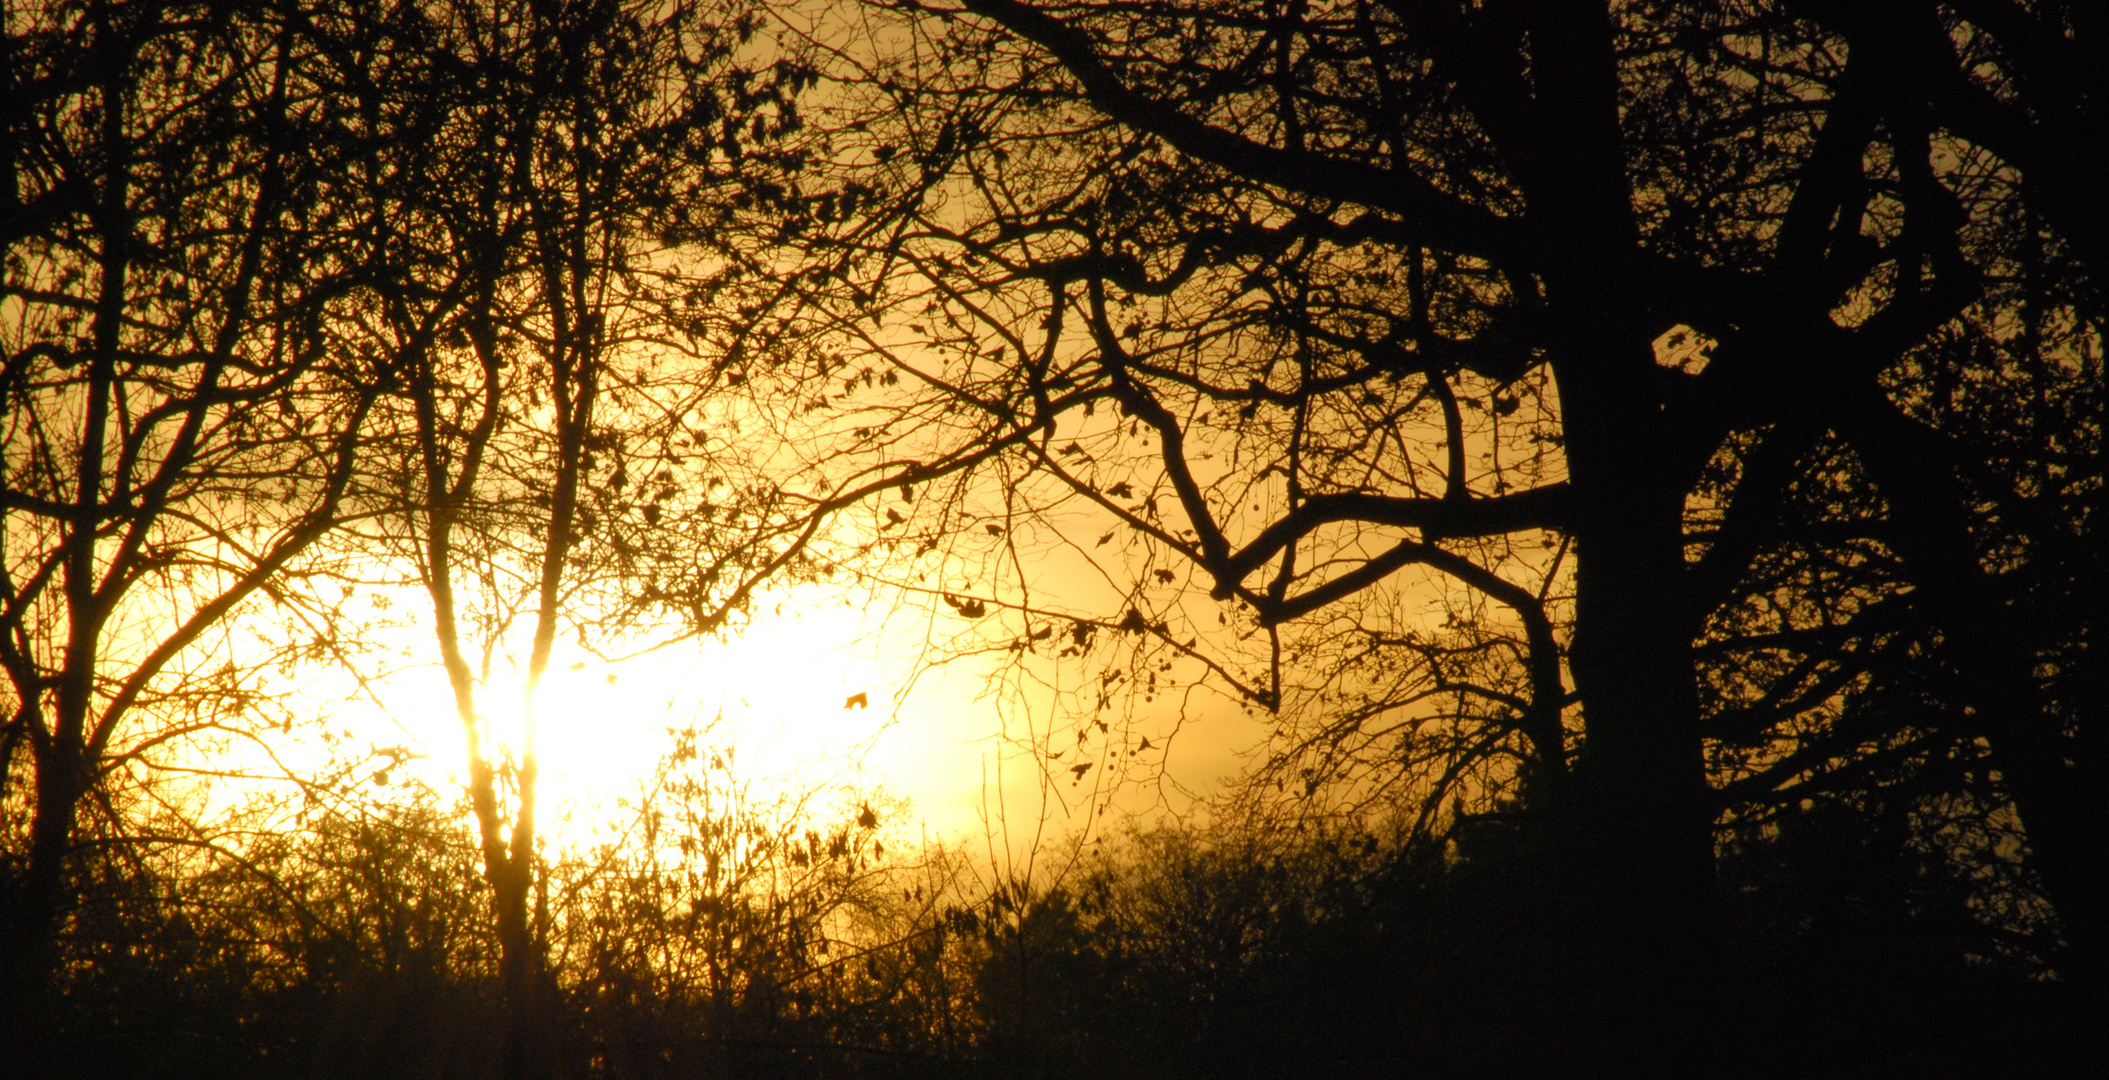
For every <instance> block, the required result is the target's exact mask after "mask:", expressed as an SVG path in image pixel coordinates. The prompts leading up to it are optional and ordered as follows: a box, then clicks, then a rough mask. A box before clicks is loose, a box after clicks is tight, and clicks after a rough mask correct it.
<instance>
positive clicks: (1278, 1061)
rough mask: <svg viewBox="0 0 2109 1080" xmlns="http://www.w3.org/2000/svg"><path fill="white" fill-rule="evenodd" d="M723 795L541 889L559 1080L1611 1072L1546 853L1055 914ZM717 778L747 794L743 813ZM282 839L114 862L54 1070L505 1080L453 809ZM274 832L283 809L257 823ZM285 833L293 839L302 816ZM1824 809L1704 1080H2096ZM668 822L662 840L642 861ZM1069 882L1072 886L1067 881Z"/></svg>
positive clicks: (1074, 902)
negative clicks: (269, 823)
mask: <svg viewBox="0 0 2109 1080" xmlns="http://www.w3.org/2000/svg"><path fill="white" fill-rule="evenodd" d="M710 775H711V774H709V773H707V772H695V773H691V774H690V775H689V777H688V781H689V782H686V783H684V782H683V781H682V780H681V779H679V778H676V779H675V780H673V781H672V782H665V781H666V780H667V775H666V773H665V772H664V771H662V775H661V777H660V779H661V781H662V783H661V784H660V785H659V786H658V787H657V788H656V790H655V793H654V794H650V795H647V796H644V797H641V798H640V799H638V800H637V801H636V803H635V804H634V805H633V806H631V809H632V810H633V811H634V814H635V818H634V819H633V821H632V822H630V823H631V824H635V825H637V826H638V827H637V828H634V829H629V830H626V831H624V832H623V834H622V835H623V837H624V838H623V839H621V840H616V841H610V842H609V843H607V844H605V845H603V846H601V847H599V848H596V849H594V850H591V851H586V852H580V853H578V854H576V855H574V856H571V857H567V858H566V859H563V860H561V861H559V862H556V863H555V864H553V865H549V866H547V867H545V868H544V872H543V874H542V880H543V882H544V885H543V888H544V889H545V890H546V893H545V895H543V896H542V897H540V898H539V900H538V910H539V924H538V925H539V930H538V933H539V935H540V939H541V941H540V943H541V945H542V947H544V948H546V950H547V954H548V955H549V957H550V958H551V959H550V970H551V974H552V976H553V983H554V988H555V989H554V993H555V995H556V1002H555V1005H554V1007H553V1008H551V1009H549V1010H548V1013H549V1015H550V1016H551V1020H550V1027H549V1030H548V1031H546V1032H545V1033H543V1036H542V1038H541V1039H540V1040H539V1053H540V1055H541V1056H540V1057H539V1058H538V1065H537V1070H538V1071H539V1072H540V1073H541V1074H542V1075H547V1076H559V1077H594V1078H602V1077H605V1078H610V1080H614V1078H629V1077H640V1078H642V1077H651V1078H667V1080H672V1078H689V1077H694V1078H719V1077H723V1078H750V1077H781V1078H785V1080H791V1078H804V1077H815V1078H818V1077H932V1078H940V1077H962V1078H965V1077H976V1078H979V1077H991V1078H994V1077H1044V1078H1067V1077H1075V1078H1078V1080H1083V1078H1097V1077H1109V1076H1111V1077H1162V1078H1173V1077H1192V1078H1195V1080H1201V1078H1209V1077H1284V1076H1343V1077H1365V1076H1366V1077H1422V1076H1427V1077H1453V1076H1454V1077H1511V1076H1515V1077H1527V1076H1548V1075H1570V1074H1576V1072H1575V1070H1577V1069H1578V1071H1579V1073H1583V1074H1586V1073H1587V1071H1588V1068H1587V1066H1586V1065H1584V1066H1580V1067H1577V1066H1575V1065H1574V1059H1573V1057H1572V1053H1573V1050H1572V1048H1573V1046H1574V1045H1575V1044H1576V1042H1577V1041H1578V1040H1580V1041H1584V1042H1586V1039H1587V1037H1588V1035H1587V1032H1583V1031H1578V1030H1576V1025H1577V1022H1578V1021H1577V1018H1578V1016H1586V1015H1588V1014H1587V1013H1586V1012H1583V1011H1582V1010H1578V1009H1577V1008H1576V1007H1575V1002H1574V994H1575V993H1576V991H1577V989H1578V988H1580V987H1582V986H1585V985H1587V979H1586V977H1585V975H1584V973H1581V972H1578V971H1575V970H1573V965H1574V964H1576V963H1578V962H1580V958H1578V957H1577V956H1575V955H1574V954H1573V953H1572V952H1571V951H1569V949H1568V947H1567V946H1566V945H1563V942H1564V941H1568V940H1571V938H1569V936H1568V935H1567V933H1566V932H1563V931H1562V930H1561V929H1560V922H1561V919H1562V916H1561V914H1560V912H1559V911H1558V910H1557V904H1558V900H1557V897H1558V896H1559V894H1560V891H1561V886H1560V884H1559V882H1558V880H1557V879H1558V876H1559V875H1561V874H1563V873H1571V872H1573V868H1571V867H1569V868H1563V867H1561V866H1560V864H1559V861H1558V856H1557V855H1556V854H1554V853H1552V852H1549V851H1548V850H1546V848H1545V846H1544V845H1542V844H1536V843H1533V841H1531V840H1530V839H1529V838H1528V837H1527V836H1526V835H1524V834H1519V833H1518V832H1516V831H1515V830H1513V829H1512V828H1509V827H1506V826H1503V825H1499V824H1495V823H1484V824H1480V825H1476V826H1470V827H1467V828H1465V829H1462V830H1460V831H1459V832H1457V833H1456V834H1455V835H1453V836H1452V837H1450V838H1449V840H1448V841H1447V842H1445V843H1441V844H1435V845H1427V844H1412V843H1407V844H1400V843H1397V842H1396V841H1395V840H1394V839H1393V838H1392V837H1390V836H1388V835H1386V834H1384V833H1382V832H1381V831H1380V832H1369V831H1360V830H1350V829H1341V828H1326V827H1322V826H1320V825H1317V824H1315V823H1312V824H1307V825H1305V826H1304V827H1302V828H1296V827H1282V828H1275V829H1263V828H1258V827H1246V828H1231V827H1218V828H1214V829H1206V830H1197V829H1187V830H1182V829H1176V828H1163V829H1154V830H1147V831H1140V832H1132V833H1129V834H1127V835H1125V836H1122V837H1120V838H1118V839H1117V840H1115V841H1112V842H1109V844H1108V845H1107V846H1106V847H1104V848H1103V849H1102V850H1098V851H1094V852H1091V853H1083V854H1079V855H1077V856H1075V858H1074V859H1073V861H1071V862H1070V863H1069V865H1068V866H1067V867H1066V868H1065V870H1064V871H1063V872H1061V873H1059V874H1057V875H1055V877H1056V879H1057V880H1056V881H1055V883H1052V884H1034V883H1031V882H1007V881H1002V880H1000V879H996V878H992V877H990V876H989V875H988V874H987V873H986V872H975V871H974V868H973V867H972V865H971V863H970V862H969V860H968V859H967V858H966V857H965V856H963V855H962V854H960V853H958V852H950V851H944V850H937V849H929V850H919V851H918V850H906V851H904V850H888V849H887V848H886V847H885V845H884V844H883V843H880V842H877V841H878V839H879V837H880V836H882V835H883V833H884V830H885V826H886V824H888V823H884V822H880V821H879V820H878V819H877V817H876V815H873V814H870V813H869V807H865V808H863V810H862V811H860V812H859V813H857V814H856V815H855V816H854V817H851V818H849V819H847V820H844V821H842V822H840V823H839V824H838V825H837V826H835V827H833V828H831V829H825V830H823V829H816V828H813V827H810V826H809V825H807V824H803V823H797V822H790V823H787V822H785V821H782V820H774V821H772V820H770V814H769V813H768V812H767V811H768V808H766V807H751V806H739V805H734V804H733V803H732V802H728V801H727V800H726V799H725V798H724V796H725V791H724V790H722V789H719V790H715V791H713V790H706V787H707V785H705V784H699V783H697V782H695V781H696V778H697V777H698V776H700V777H702V778H704V779H705V780H707V779H708V778H709V777H710ZM720 783H721V784H722V783H724V781H722V780H721V781H720ZM405 790H406V791H411V792H415V793H416V794H413V795H411V796H409V797H407V798H405V799H400V800H397V801H393V802H374V803H365V804H360V803H346V804H341V805H339V806H338V807H337V808H335V809H330V810H321V809H314V808H310V809H308V810H305V811H297V810H296V811H292V812H290V816H289V818H288V820H289V821H291V820H297V821H298V822H299V823H300V825H301V826H302V827H301V828H298V829H293V830H289V831H286V832H284V833H281V834H276V835H271V836H268V837H262V838H258V839H256V840H254V841H252V842H251V843H249V844H248V845H246V846H245V847H244V848H243V850H242V852H241V857H240V858H238V859H220V860H213V861H207V860H197V861H194V862H189V863H186V862H185V861H183V860H181V859H177V860H174V861H173V862H171V861H161V862H155V863H146V862H141V861H138V860H136V859H132V858H129V857H126V856H125V855H124V854H123V852H124V851H125V850H126V849H124V848H122V847H115V846H113V847H110V848H104V849H98V850H100V851H101V852H103V854H102V855H101V856H100V857H96V858H91V859H87V860H84V861H83V864H82V873H83V875H84V878H83V880H82V881H81V882H80V885H81V895H82V897H83V900H82V903H81V906H80V908H79V912H78V915H77V917H76V919H75V920H74V922H73V923H72V924H71V926H70V927H69V930H68V933H67V935H66V937H65V954H66V959H65V963H64V965H63V976H62V980H63V984H64V985H63V990H64V993H63V1006H62V1009H61V1012H60V1015H59V1016H57V1017H56V1018H55V1020H56V1023H57V1024H58V1025H59V1026H60V1028H61V1033H60V1038H59V1039H57V1040H56V1043H55V1045H54V1046H53V1051H54V1053H56V1054H57V1055H58V1060H57V1061H55V1062H54V1063H53V1064H54V1065H55V1066H57V1067H60V1068H61V1069H62V1070H63V1071H65V1072H68V1073H69V1074H72V1075H83V1076H89V1075H102V1076H127V1077H164V1076H165V1077H179V1076H196V1077H225V1078H229V1080H235V1078H246V1077H287V1078H293V1077H300V1078H323V1077H330V1078H335V1077H343V1078H352V1077H374V1078H383V1077H386V1078H414V1077H433V1078H439V1077H446V1078H462V1080H469V1078H477V1077H495V1076H498V1075H500V1073H501V1071H502V1069H503V1068H504V1062H505V1057H506V1054H505V1047H504V1043H505V1033H506V1031H507V1013H506V1006H505V1002H504V999H503V993H502V987H501V980H500V976H499V969H498V951H497V949H498V946H497V940H496V936H495V935H496V931H495V927H494V926H493V923H492V919H491V916H490V910H491V905H490V903H489V900H488V897H487V896H486V895H485V894H486V893H487V891H488V887H487V886H486V885H484V884H483V882H482V879H481V876H480V875H479V874H478V872H477V862H478V854H477V851H476V849H475V846H474V844H473V842H472V841H471V839H470V837H472V836H473V830H471V829H469V828H466V827H465V822H466V819H467V818H468V810H467V808H466V807H465V806H462V805H458V804H449V803H448V802H447V801H446V799H447V797H445V796H441V795H437V794H434V793H431V792H429V791H425V790H423V789H421V788H416V787H415V786H412V787H410V788H406V789H405ZM258 809H259V811H260V812H261V811H264V810H266V809H269V808H268V807H266V806H265V805H262V804H260V805H259V807H258ZM277 809H278V810H281V811H283V810H285V808H283V807H280V808H277ZM1872 809H1874V811H1875V813H1874V814H1873V815H1872V816H1870V815H1868V814H1866V813H1863V812H1862V810H1861V809H1857V808H1850V807H1843V806H1835V805H1833V806H1822V805H1819V806H1812V807H1810V808H1808V809H1807V810H1805V811H1803V812H1801V813H1799V814H1795V815H1790V816H1788V817H1786V818H1783V819H1782V820H1781V821H1780V823H1779V828H1778V830H1777V831H1776V832H1773V833H1770V834H1769V835H1766V836H1763V837H1757V836H1748V837H1739V838H1736V839H1735V840H1733V841H1731V842H1729V843H1728V844H1727V845H1726V846H1725V847H1724V852H1723V854H1724V858H1723V861H1722V867H1723V871H1722V875H1721V884H1722V894H1721V901H1722V911H1723V912H1724V923H1725V925H1724V926H1723V927H1722V929H1723V931H1724V932H1723V933H1722V934H1721V936H1720V938H1719V942H1720V945H1719V951H1718V953H1717V954H1715V955H1713V956H1711V957H1709V960H1710V962H1711V963H1712V964H1714V965H1715V968H1716V974H1717V975H1718V976H1719V978H1720V980H1721V985H1723V986H1724V987H1725V988H1726V989H1725V992H1724V993H1723V994H1722V996H1721V1000H1722V1001H1723V1003H1724V1007H1723V1009H1722V1011H1721V1014H1720V1016H1719V1026H1718V1029H1717V1031H1716V1032H1715V1036H1714V1037H1715V1040H1716V1042H1715V1047H1716V1051H1715V1052H1716V1053H1717V1054H1718V1055H1719V1056H1718V1058H1716V1059H1715V1060H1714V1061H1713V1062H1712V1064H1711V1065H1710V1066H1709V1072H1708V1075H1715V1076H1750V1077H1780V1076H1796V1077H1878V1076H1879V1077H1892V1076H1894V1077H1939V1076H1983V1075H2018V1074H2020V1073H2015V1072H2012V1071H2010V1070H2024V1072H2025V1074H2026V1075H2036V1076H2056V1075H2073V1076H2079V1075H2085V1073H2084V1071H2083V1070H2082V1069H2080V1067H2079V1065H2078V1064H2077V1062H2078V1060H2079V1059H2077V1058H2074V1057H2072V1056H2071V1055H2072V1054H2073V1052H2074V1051H2075V1050H2077V1049H2079V1043H2078V1041H2077V1040H2078V1039H2079V1038H2080V1035H2079V1033H2080V1032H2081V1031H2082V1030H2083V1029H2084V1028H2085V1026H2086V1022H2085V1021H2086V1018H2085V1017H2084V1016H2083V1015H2081V1014H2080V1013H2078V1012H2077V1011H2076V1010H2078V1009H2080V1008H2081V1006H2080V1005H2079V1002H2078V1000H2077V999H2075V998H2073V997H2072V995H2070V994H2069V993H2068V992H2067V991H2066V989H2065V988H2064V987H2061V986H2060V985H2058V984H2056V983H2055V982H2046V981H2045V980H2044V977H2043V976H2044V972H2043V970H2042V968H2041V966H2040V964H2039V963H2038V962H2037V961H2036V960H2035V959H2034V955H2035V950H2037V949H2038V948H2039V947H2040V946H2041V945H2042V940H2041V939H2040V936H2039V935H2040V932H2041V928H2040V927H2039V926H2035V925H2031V924H2029V923H2027V922H2025V921H2024V922H2017V921H2015V920H2014V918H2013V912H2012V911H2011V910H2008V911H2007V917H2005V918H2002V917H1999V915H1998V914H1996V912H1997V911H1998V909H1999V906H2000V905H2001V904H2002V903H2003V902H2010V901H2014V900H2016V899H2017V898H2015V897H2011V896H2001V895H1999V894H1998V893H1997V892H1996V890H1995V891H1989V892H1988V890H1987V889H1986V887H1985V885H1984V883H1983V882H1982V881H1974V880H1971V877H1970V875H1969V873H1968V871H1967V869H1966V868H1963V867H1960V866H1958V865H1957V864H1956V863H1955V862H1954V861H1953V860H1951V859H1949V858H1946V857H1945V856H1944V854H1943V853H1942V852H1941V851H1939V850H1937V849H1936V848H1934V847H1931V846H1929V845H1928V844H1927V843H1926V841H1927V839H1928V838H1927V837H1926V836H1924V835H1921V834H1917V833H1915V832H1914V831H1913V830H1912V829H1911V828H1910V826H1909V822H1908V820H1907V818H1906V815H1904V814H1902V813H1899V812H1896V808H1894V807H1891V808H1883V807H1876V808H1872ZM647 824H649V826H650V827H649V828H647V827H646V826H647ZM1053 861H1059V860H1052V861H1051V862H1053Z"/></svg>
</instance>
